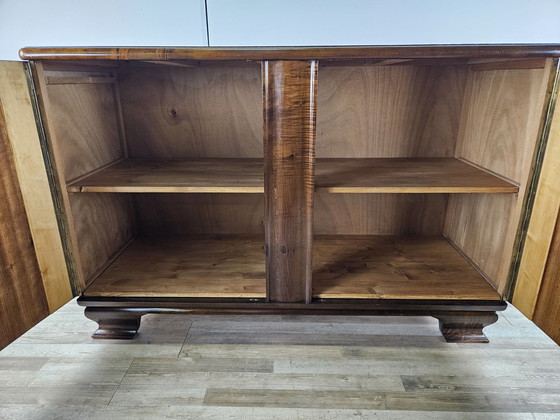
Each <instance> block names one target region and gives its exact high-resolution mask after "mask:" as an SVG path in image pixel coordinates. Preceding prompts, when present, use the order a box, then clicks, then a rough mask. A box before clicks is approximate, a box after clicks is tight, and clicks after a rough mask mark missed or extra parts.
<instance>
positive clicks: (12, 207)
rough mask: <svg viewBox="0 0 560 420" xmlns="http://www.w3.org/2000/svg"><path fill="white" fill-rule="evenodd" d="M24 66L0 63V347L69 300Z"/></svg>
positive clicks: (69, 293) (70, 292) (68, 288)
mask: <svg viewBox="0 0 560 420" xmlns="http://www.w3.org/2000/svg"><path fill="white" fill-rule="evenodd" d="M26 66H27V64H26V63H22V62H18V61H0V238H1V240H0V331H1V333H0V348H3V347H5V346H6V345H8V344H9V343H10V342H11V341H13V340H14V339H16V338H17V337H18V336H20V335H21V334H23V333H24V332H25V331H27V330H28V329H29V328H31V327H32V326H34V325H35V324H36V323H37V322H39V321H41V320H42V319H43V318H44V317H46V316H47V315H48V314H49V313H51V312H54V311H55V310H56V309H58V308H59V307H61V306H62V305H64V304H65V303H66V302H68V301H69V300H70V299H71V298H72V291H71V287H70V281H69V277H68V271H67V268H66V263H65V258H64V252H63V247H62V243H61V239H60V234H59V229H58V223H57V218H56V213H55V206H54V204H53V200H52V195H51V190H50V187H49V182H48V178H47V171H46V168H45V163H44V160H43V154H42V150H41V143H40V141H39V134H38V130H37V127H38V125H37V122H36V119H35V113H34V111H33V98H32V95H31V93H30V89H29V83H28V78H27V69H26Z"/></svg>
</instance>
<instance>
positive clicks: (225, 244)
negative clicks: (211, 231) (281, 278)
mask: <svg viewBox="0 0 560 420" xmlns="http://www.w3.org/2000/svg"><path fill="white" fill-rule="evenodd" d="M265 294H266V293H265V271H264V244H263V238H262V237H249V236H222V237H209V236H205V237H198V238H189V239H185V238H176V239H170V238H157V239H152V238H150V239H141V238H139V239H136V240H135V241H134V242H133V243H132V244H131V245H130V246H129V247H128V248H127V249H126V250H125V251H124V252H123V253H122V254H121V255H120V256H119V257H118V258H117V259H116V260H115V261H114V262H113V263H112V264H111V265H110V266H109V267H108V268H107V269H106V270H105V271H104V272H103V273H102V274H101V275H100V276H99V277H98V278H97V279H96V280H94V281H93V283H92V284H91V285H90V286H89V287H88V288H87V289H86V290H85V291H84V296H122V297H155V296H157V297H222V298H224V297H226V298H263V297H265Z"/></svg>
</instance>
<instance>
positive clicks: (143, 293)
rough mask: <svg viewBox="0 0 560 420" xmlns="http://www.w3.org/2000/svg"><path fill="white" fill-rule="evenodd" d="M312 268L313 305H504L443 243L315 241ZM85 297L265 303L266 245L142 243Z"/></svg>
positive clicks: (243, 239)
mask: <svg viewBox="0 0 560 420" xmlns="http://www.w3.org/2000/svg"><path fill="white" fill-rule="evenodd" d="M313 261H314V264H313V297H314V298H322V299H410V300H490V301H498V300H500V295H499V294H498V293H497V292H496V291H495V290H494V288H493V287H492V286H491V285H490V284H489V283H488V282H487V281H486V279H485V278H484V277H483V276H482V275H480V274H479V273H478V272H477V271H476V270H475V269H474V268H473V267H472V266H471V265H470V264H469V263H468V262H467V261H466V260H465V259H464V258H463V257H462V256H461V255H460V254H459V253H458V252H457V250H455V248H454V247H453V246H452V245H451V244H449V242H447V240H446V239H445V238H443V237H441V236H439V237H395V236H371V235H370V236H354V235H352V236H341V235H336V236H317V237H315V238H314V247H313ZM84 296H86V297H132V298H134V297H137V298H142V297H162V298H173V297H185V298H186V297H193V298H265V297H266V279H265V266H264V243H263V238H262V236H221V237H216V236H214V237H196V238H188V239H185V238H157V239H154V238H139V239H136V240H135V241H134V242H133V243H132V244H131V245H130V246H129V247H128V248H127V249H126V250H125V251H124V252H123V253H122V254H121V255H120V256H119V257H118V258H117V259H116V260H115V261H114V262H113V263H112V264H111V265H110V266H109V267H108V268H107V269H106V270H105V271H104V272H103V273H102V274H101V275H100V276H99V277H98V278H97V279H96V280H95V281H94V282H93V283H92V284H91V285H90V286H89V287H88V288H87V289H86V290H85V291H84Z"/></svg>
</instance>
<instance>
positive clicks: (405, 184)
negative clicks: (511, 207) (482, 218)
mask: <svg viewBox="0 0 560 420" xmlns="http://www.w3.org/2000/svg"><path fill="white" fill-rule="evenodd" d="M315 191H317V192H328V193H355V194H356V193H516V192H517V191H518V187H517V186H516V185H514V184H512V183H510V182H507V181H504V180H503V179H501V178H499V177H497V176H495V175H492V174H490V173H488V172H486V171H483V170H481V169H478V168H476V167H475V166H473V165H470V164H468V163H465V162H463V161H461V160H459V159H455V158H379V159H371V158H369V159H363V158H362V159H319V160H318V164H317V168H316V173H315Z"/></svg>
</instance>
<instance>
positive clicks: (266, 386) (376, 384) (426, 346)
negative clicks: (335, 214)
mask: <svg viewBox="0 0 560 420" xmlns="http://www.w3.org/2000/svg"><path fill="white" fill-rule="evenodd" d="M82 310H83V308H80V307H78V306H77V304H76V302H75V301H71V302H70V303H68V304H67V305H66V306H64V307H63V308H62V309H61V310H59V311H57V312H56V313H54V314H53V315H51V316H50V317H48V318H47V319H45V320H44V321H43V322H41V323H40V324H39V325H37V326H36V327H35V328H33V329H32V330H30V331H29V332H27V333H26V334H25V335H23V336H22V337H20V338H19V339H18V340H16V341H15V342H14V343H12V344H11V345H9V346H8V347H6V348H5V349H4V350H2V351H1V352H0V418H1V419H220V420H221V419H237V418H239V419H245V420H251V419H267V420H268V419H290V420H292V419H314V420H320V419H409V418H412V419H415V420H419V419H446V420H448V419H485V420H486V419H504V420H505V419H507V420H510V419H537V420H545V419H546V420H548V419H560V348H559V347H558V346H557V345H556V344H555V343H554V342H553V341H552V340H550V339H549V338H548V337H547V336H546V335H545V334H544V333H543V332H541V331H540V330H539V329H538V328H537V327H536V326H535V325H534V324H533V323H531V322H530V321H528V320H527V319H526V318H525V317H524V316H523V315H522V314H520V313H519V312H518V311H517V310H516V309H515V308H513V307H511V306H510V307H509V308H508V309H507V310H506V311H505V312H503V313H501V314H500V317H499V320H498V322H497V323H496V324H494V325H492V326H490V327H487V328H486V330H485V331H486V333H487V335H488V337H489V338H490V344H448V343H446V342H445V341H444V340H443V338H442V337H441V335H440V333H439V330H438V325H437V320H435V319H433V318H427V317H324V316H322V317H303V316H221V315H220V316H213V315H205V316H184V315H159V316H157V315H149V316H146V317H145V318H144V319H143V325H142V327H141V329H140V333H139V334H138V335H137V337H136V338H135V339H134V340H132V341H117V340H105V341H103V340H101V341H100V340H93V339H91V338H90V334H91V333H92V332H93V331H94V329H95V325H96V324H95V323H93V322H92V321H90V320H88V319H86V318H85V317H84V316H83V312H82Z"/></svg>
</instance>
